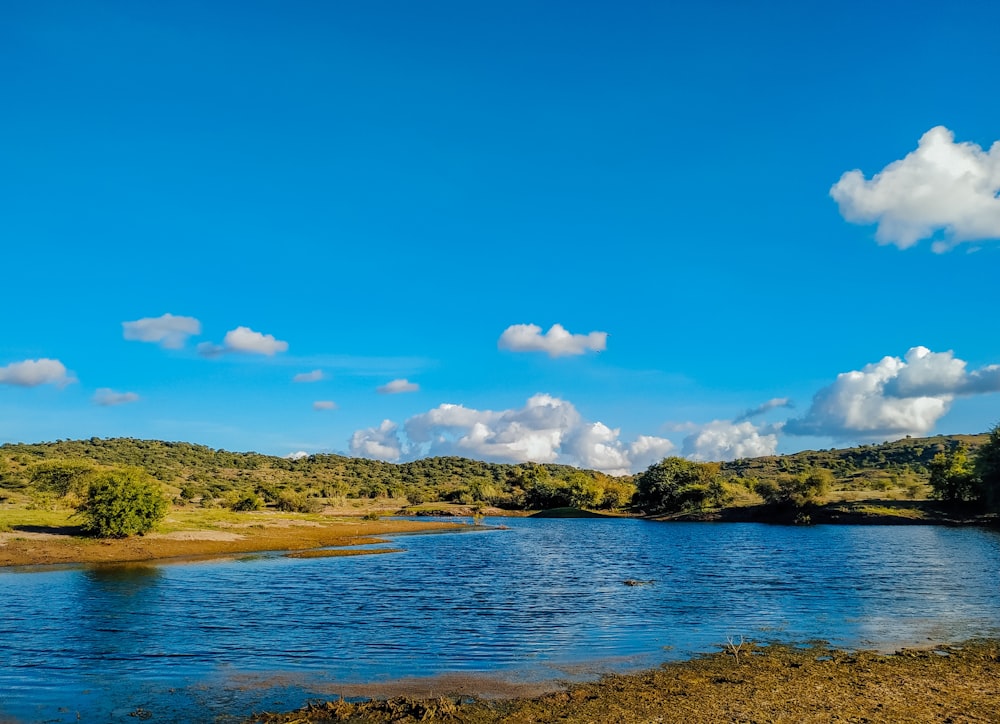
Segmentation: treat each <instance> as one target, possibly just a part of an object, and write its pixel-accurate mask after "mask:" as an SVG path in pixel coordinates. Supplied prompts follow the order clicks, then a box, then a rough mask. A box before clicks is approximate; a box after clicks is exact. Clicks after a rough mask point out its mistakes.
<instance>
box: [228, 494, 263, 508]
mask: <svg viewBox="0 0 1000 724" xmlns="http://www.w3.org/2000/svg"><path fill="white" fill-rule="evenodd" d="M263 507H264V501H263V500H261V499H260V496H259V495H257V493H243V494H242V495H239V496H236V497H234V498H233V500H232V502H230V503H229V509H230V510H232V511H235V512H237V513H247V512H249V511H251V510H260V509H261V508H263Z"/></svg>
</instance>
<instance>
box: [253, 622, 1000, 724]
mask: <svg viewBox="0 0 1000 724" xmlns="http://www.w3.org/2000/svg"><path fill="white" fill-rule="evenodd" d="M497 678H498V679H499V677H497ZM480 683H482V682H480ZM395 684H396V687H395V693H394V691H393V687H392V686H390V685H386V684H372V685H371V686H369V687H367V696H369V697H371V698H369V699H368V700H366V701H351V702H348V701H345V700H344V699H343V698H338V699H334V700H329V701H322V702H311V703H310V704H308V705H307V706H305V707H302V708H299V709H296V710H294V711H290V712H277V713H273V712H265V713H261V714H255V715H252V716H251V717H249V718H248V719H246V720H245V722H246V723H247V724H291V723H292V722H300V723H301V724H314V723H315V724H318V723H319V722H337V721H352V722H390V721H391V722H416V721H450V722H469V723H475V722H482V723H484V724H485V723H492V722H511V723H521V722H523V723H525V724H527V723H528V722H546V721H563V722H594V721H602V722H623V723H625V722H634V721H650V722H653V721H656V722H719V721H740V722H760V723H761V724H763V723H764V722H807V721H815V722H820V721H823V722H829V721H865V722H898V721H907V722H944V721H948V722H956V723H957V722H970V723H971V722H991V721H995V720H996V719H995V717H996V712H997V711H1000V640H995V639H989V640H972V641H967V642H963V643H959V644H947V645H946V644H940V645H936V646H931V647H927V648H919V649H917V648H903V649H899V650H897V651H896V652H895V653H891V654H886V653H880V652H878V651H872V650H856V651H855V650H852V651H844V650H837V649H833V648H830V647H829V646H827V645H825V644H816V645H814V646H810V647H808V648H803V647H796V646H793V645H787V644H770V645H764V644H754V643H752V642H746V643H744V644H743V645H742V646H738V647H730V650H728V651H721V652H717V653H711V654H704V655H700V656H696V657H694V658H692V659H688V660H684V661H673V662H667V663H664V664H662V665H661V666H659V667H658V668H654V669H648V670H644V671H638V672H632V673H625V674H605V675H603V676H602V677H601V678H600V679H599V680H597V681H591V682H585V683H575V684H569V685H567V686H563V687H561V688H560V689H559V690H557V691H548V692H545V693H537V694H527V695H517V694H514V695H513V696H505V695H504V694H503V693H502V692H503V691H504V689H503V687H502V686H501V687H500V688H499V689H497V691H499V692H500V693H501V695H500V697H499V698H484V697H483V696H482V692H477V691H475V690H474V689H473V688H470V686H472V687H474V686H475V685H476V681H475V679H474V678H472V677H462V676H452V675H448V676H441V677H434V678H433V679H428V680H409V681H407V680H401V681H399V682H395ZM421 687H423V688H421ZM329 688H330V689H331V690H333V689H336V688H337V687H335V686H330V687H329ZM341 688H342V689H343V690H344V691H342V692H340V693H341V697H343V696H345V695H346V696H349V697H360V696H365V694H362V692H363V691H365V687H363V686H357V685H355V686H348V687H341ZM508 691H510V692H516V691H517V689H516V685H511V687H510V688H509V689H508ZM401 692H402V694H403V695H401Z"/></svg>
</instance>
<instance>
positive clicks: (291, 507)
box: [274, 490, 322, 513]
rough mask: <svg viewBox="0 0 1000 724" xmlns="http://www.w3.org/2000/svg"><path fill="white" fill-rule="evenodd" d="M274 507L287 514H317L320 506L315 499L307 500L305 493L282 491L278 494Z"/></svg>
mask: <svg viewBox="0 0 1000 724" xmlns="http://www.w3.org/2000/svg"><path fill="white" fill-rule="evenodd" d="M274 507H275V508H277V509H278V510H283V511H285V512H288V513H318V512H319V509H320V508H321V507H322V506H321V504H320V502H319V501H318V500H317V499H316V498H309V497H307V496H306V495H305V493H296V492H293V491H291V490H283V491H282V492H280V493H278V499H277V501H275V504H274Z"/></svg>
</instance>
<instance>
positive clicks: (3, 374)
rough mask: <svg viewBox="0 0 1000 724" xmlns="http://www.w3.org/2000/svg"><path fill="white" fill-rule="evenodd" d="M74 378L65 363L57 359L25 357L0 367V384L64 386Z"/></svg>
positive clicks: (74, 379)
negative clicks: (22, 359) (20, 360)
mask: <svg viewBox="0 0 1000 724" xmlns="http://www.w3.org/2000/svg"><path fill="white" fill-rule="evenodd" d="M71 382H76V378H75V377H73V375H72V374H70V373H69V372H67V371H66V367H65V365H63V363H62V362H60V361H59V360H57V359H46V358H44V357H43V358H42V359H26V360H24V361H23V362H11V363H10V364H9V365H7V366H6V367H0V385H14V386H16V387H37V386H38V385H56V386H57V387H65V386H66V385H68V384H70V383H71Z"/></svg>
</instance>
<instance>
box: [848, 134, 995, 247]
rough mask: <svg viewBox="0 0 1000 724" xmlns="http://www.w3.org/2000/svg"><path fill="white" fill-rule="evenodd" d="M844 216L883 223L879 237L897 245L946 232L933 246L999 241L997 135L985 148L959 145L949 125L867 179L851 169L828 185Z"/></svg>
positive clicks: (881, 242)
mask: <svg viewBox="0 0 1000 724" xmlns="http://www.w3.org/2000/svg"><path fill="white" fill-rule="evenodd" d="M830 196H832V197H833V200H834V201H836V202H837V204H838V205H839V207H840V213H841V215H842V216H843V217H844V218H845V219H846V220H847V221H850V222H852V223H855V224H878V228H877V230H876V232H875V240H876V241H878V243H880V244H895V245H896V246H898V247H899V248H900V249H906V248H907V247H910V246H913V245H914V244H916V243H917V242H919V241H920V240H921V239H931V238H932V237H934V236H935V235H939V234H943V235H944V239H943V240H941V239H937V240H935V241H934V242H933V244H932V247H931V250H932V251H934V252H935V253H941V252H944V251H947V250H949V249H951V248H952V247H954V246H956V245H958V244H960V243H962V242H966V241H980V240H986V239H1000V141H997V142H996V143H994V144H993V146H992V148H990V150H989V151H984V150H983V149H982V148H980V147H979V146H978V145H976V144H974V143H955V134H954V133H952V132H951V131H950V130H948V129H947V128H945V127H944V126H937V127H935V128H932V129H931V130H929V131H928V132H927V133H925V134H924V135H923V137H921V139H920V142H919V143H918V144H917V150H915V151H913V152H911V153H909V154H907V155H906V157H905V158H903V159H901V160H899V161H894V162H892V163H890V164H889V165H888V166H886V167H885V168H884V169H882V170H881V171H880V172H879V173H876V174H875V175H874V176H873V177H872V179H871V180H870V181H869V180H867V179H865V175H864V174H863V173H862V172H861V171H860V170H857V169H856V170H854V171H848V172H847V173H845V174H844V175H843V176H841V177H840V180H839V181H838V182H837V183H836V184H834V185H833V187H832V188H831V189H830Z"/></svg>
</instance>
